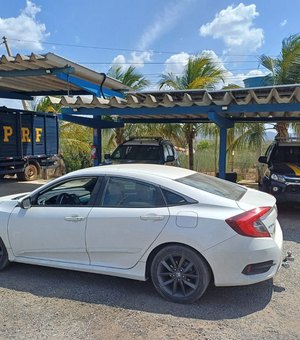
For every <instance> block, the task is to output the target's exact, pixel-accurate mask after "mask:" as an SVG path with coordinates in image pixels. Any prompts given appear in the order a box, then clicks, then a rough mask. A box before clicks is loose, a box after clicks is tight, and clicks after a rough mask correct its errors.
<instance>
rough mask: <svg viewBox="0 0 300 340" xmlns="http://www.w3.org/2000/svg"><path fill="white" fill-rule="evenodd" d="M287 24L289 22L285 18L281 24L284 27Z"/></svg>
mask: <svg viewBox="0 0 300 340" xmlns="http://www.w3.org/2000/svg"><path fill="white" fill-rule="evenodd" d="M286 24H287V20H286V19H284V20H283V21H282V22H281V23H280V26H282V27H284V26H285V25H286Z"/></svg>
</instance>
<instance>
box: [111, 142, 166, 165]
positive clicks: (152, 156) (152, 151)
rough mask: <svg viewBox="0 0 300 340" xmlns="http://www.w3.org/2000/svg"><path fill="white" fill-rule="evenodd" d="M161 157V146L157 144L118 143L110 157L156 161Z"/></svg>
mask: <svg viewBox="0 0 300 340" xmlns="http://www.w3.org/2000/svg"><path fill="white" fill-rule="evenodd" d="M161 157H162V155H161V148H160V147H159V146H157V145H120V146H118V148H117V149H116V150H115V151H114V152H113V154H112V156H111V159H115V160H133V161H146V160H147V161H157V162H158V161H160V159H161Z"/></svg>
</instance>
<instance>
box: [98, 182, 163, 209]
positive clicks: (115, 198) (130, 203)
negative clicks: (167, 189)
mask: <svg viewBox="0 0 300 340" xmlns="http://www.w3.org/2000/svg"><path fill="white" fill-rule="evenodd" d="M102 206H104V207H118V208H154V207H162V206H165V202H164V199H163V197H162V194H161V191H160V189H159V188H158V187H156V186H154V185H152V184H149V183H145V182H140V181H136V180H131V179H127V178H119V177H111V178H110V179H109V180H108V183H107V185H106V187H105V190H104V195H103V199H102Z"/></svg>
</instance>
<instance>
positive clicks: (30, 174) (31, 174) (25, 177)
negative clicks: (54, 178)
mask: <svg viewBox="0 0 300 340" xmlns="http://www.w3.org/2000/svg"><path fill="white" fill-rule="evenodd" d="M38 174H39V169H38V166H37V165H36V164H33V163H29V164H27V165H26V167H25V169H24V172H20V173H18V174H17V177H18V179H19V180H20V181H34V180H36V179H37V178H38Z"/></svg>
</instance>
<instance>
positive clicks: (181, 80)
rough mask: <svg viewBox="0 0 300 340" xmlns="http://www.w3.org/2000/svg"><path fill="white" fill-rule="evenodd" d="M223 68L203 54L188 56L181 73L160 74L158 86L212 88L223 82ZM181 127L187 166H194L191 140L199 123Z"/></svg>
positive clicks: (177, 88) (181, 88) (185, 88)
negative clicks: (185, 145) (187, 160)
mask: <svg viewBox="0 0 300 340" xmlns="http://www.w3.org/2000/svg"><path fill="white" fill-rule="evenodd" d="M224 76H225V70H223V69H221V68H220V67H218V66H217V64H216V63H215V62H214V61H213V60H212V58H210V57H208V56H207V55H205V54H200V55H198V56H194V57H190V58H189V60H188V63H187V64H186V66H185V68H184V71H183V74H182V75H180V76H178V75H175V74H174V73H172V72H170V73H167V74H162V75H161V80H160V81H159V87H160V89H161V88H166V87H167V88H171V89H174V90H187V89H210V90H212V89H214V88H215V86H216V84H218V83H219V82H221V81H222V82H224ZM182 129H183V132H184V135H185V140H186V143H187V145H188V150H189V168H190V169H193V168H194V157H193V140H194V138H195V136H196V134H197V132H198V130H199V124H183V125H182Z"/></svg>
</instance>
